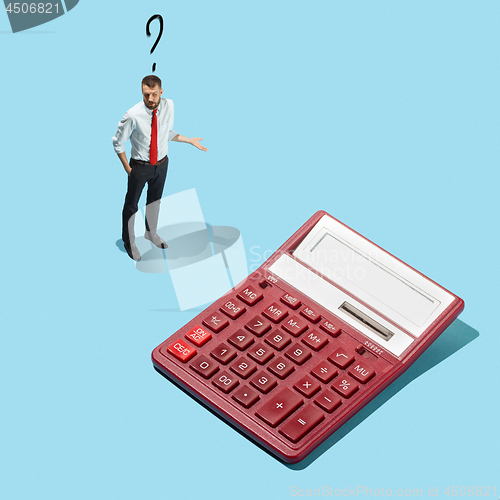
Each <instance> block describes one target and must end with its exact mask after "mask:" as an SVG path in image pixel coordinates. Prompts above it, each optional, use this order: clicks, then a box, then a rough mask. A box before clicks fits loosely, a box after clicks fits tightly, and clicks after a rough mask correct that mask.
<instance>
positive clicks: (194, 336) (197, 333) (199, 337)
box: [184, 325, 212, 347]
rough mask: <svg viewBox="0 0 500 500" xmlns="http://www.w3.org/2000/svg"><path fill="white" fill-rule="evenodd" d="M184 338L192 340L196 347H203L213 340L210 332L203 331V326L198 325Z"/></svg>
mask: <svg viewBox="0 0 500 500" xmlns="http://www.w3.org/2000/svg"><path fill="white" fill-rule="evenodd" d="M184 337H186V338H187V339H188V340H190V341H191V342H192V343H193V344H194V345H196V346H198V347H201V346H202V345H203V344H206V343H207V342H208V341H209V340H210V339H211V338H212V334H211V333H210V332H209V331H208V330H203V328H202V327H201V326H199V325H196V326H195V327H194V328H192V329H191V330H189V332H187V333H186V335H184Z"/></svg>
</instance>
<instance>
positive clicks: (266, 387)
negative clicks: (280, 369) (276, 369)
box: [250, 372, 278, 394]
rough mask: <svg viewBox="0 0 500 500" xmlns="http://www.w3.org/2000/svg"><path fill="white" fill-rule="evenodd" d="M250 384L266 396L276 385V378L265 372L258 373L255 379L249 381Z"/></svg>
mask: <svg viewBox="0 0 500 500" xmlns="http://www.w3.org/2000/svg"><path fill="white" fill-rule="evenodd" d="M250 383H251V384H252V385H253V386H254V387H255V388H256V389H258V390H259V391H260V392H262V393H263V394H267V393H268V392H269V391H270V390H271V389H274V388H275V387H276V385H277V384H278V381H277V380H276V378H274V377H273V376H272V375H269V373H266V372H258V373H257V375H255V377H254V378H253V379H252V380H250Z"/></svg>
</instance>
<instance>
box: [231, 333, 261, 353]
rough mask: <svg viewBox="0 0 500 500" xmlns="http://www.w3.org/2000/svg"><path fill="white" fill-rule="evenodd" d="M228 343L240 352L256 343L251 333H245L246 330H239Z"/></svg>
mask: <svg viewBox="0 0 500 500" xmlns="http://www.w3.org/2000/svg"><path fill="white" fill-rule="evenodd" d="M227 341H228V342H229V343H230V344H232V345H234V347H237V348H238V349H239V350H240V351H244V350H245V349H246V348H248V347H250V346H251V345H252V344H253V343H254V342H255V338H254V336H253V335H252V334H251V333H248V332H245V331H244V330H237V331H236V332H235V333H233V334H232V335H231V336H230V337H229V338H228V339H227Z"/></svg>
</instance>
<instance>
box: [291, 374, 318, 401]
mask: <svg viewBox="0 0 500 500" xmlns="http://www.w3.org/2000/svg"><path fill="white" fill-rule="evenodd" d="M293 388H294V389H296V390H297V391H299V392H300V393H301V394H303V395H304V396H305V397H306V398H310V397H312V396H314V395H315V394H316V393H317V392H318V391H319V390H320V389H321V384H320V383H319V382H318V381H317V380H314V379H313V378H312V377H311V376H309V375H306V376H305V377H302V378H301V379H300V380H298V381H297V382H296V384H295V385H294V386H293Z"/></svg>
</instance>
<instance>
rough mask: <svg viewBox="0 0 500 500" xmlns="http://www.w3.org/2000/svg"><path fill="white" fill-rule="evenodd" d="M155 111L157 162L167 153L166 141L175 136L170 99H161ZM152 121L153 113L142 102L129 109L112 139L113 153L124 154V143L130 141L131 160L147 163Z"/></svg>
mask: <svg viewBox="0 0 500 500" xmlns="http://www.w3.org/2000/svg"><path fill="white" fill-rule="evenodd" d="M157 110H158V111H157V112H156V117H157V124H158V135H157V137H158V160H161V159H162V158H163V157H165V156H166V155H167V153H168V141H171V140H172V139H173V138H174V137H175V136H176V135H177V132H176V131H175V130H174V129H173V128H172V127H173V126H174V103H173V102H172V100H170V99H163V98H162V99H161V100H160V105H159V106H158V108H157ZM152 119H153V111H152V110H151V109H148V108H147V107H146V105H145V104H144V101H141V102H139V103H137V104H136V105H135V106H133V107H132V108H130V109H129V110H128V111H127V112H126V113H125V115H124V117H123V118H122V119H121V121H120V123H119V124H118V130H117V131H116V135H115V136H114V137H113V146H114V148H115V152H116V153H124V152H125V142H126V141H127V139H130V143H131V144H132V151H131V156H132V158H135V159H136V160H142V161H149V146H150V144H151V121H152Z"/></svg>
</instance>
